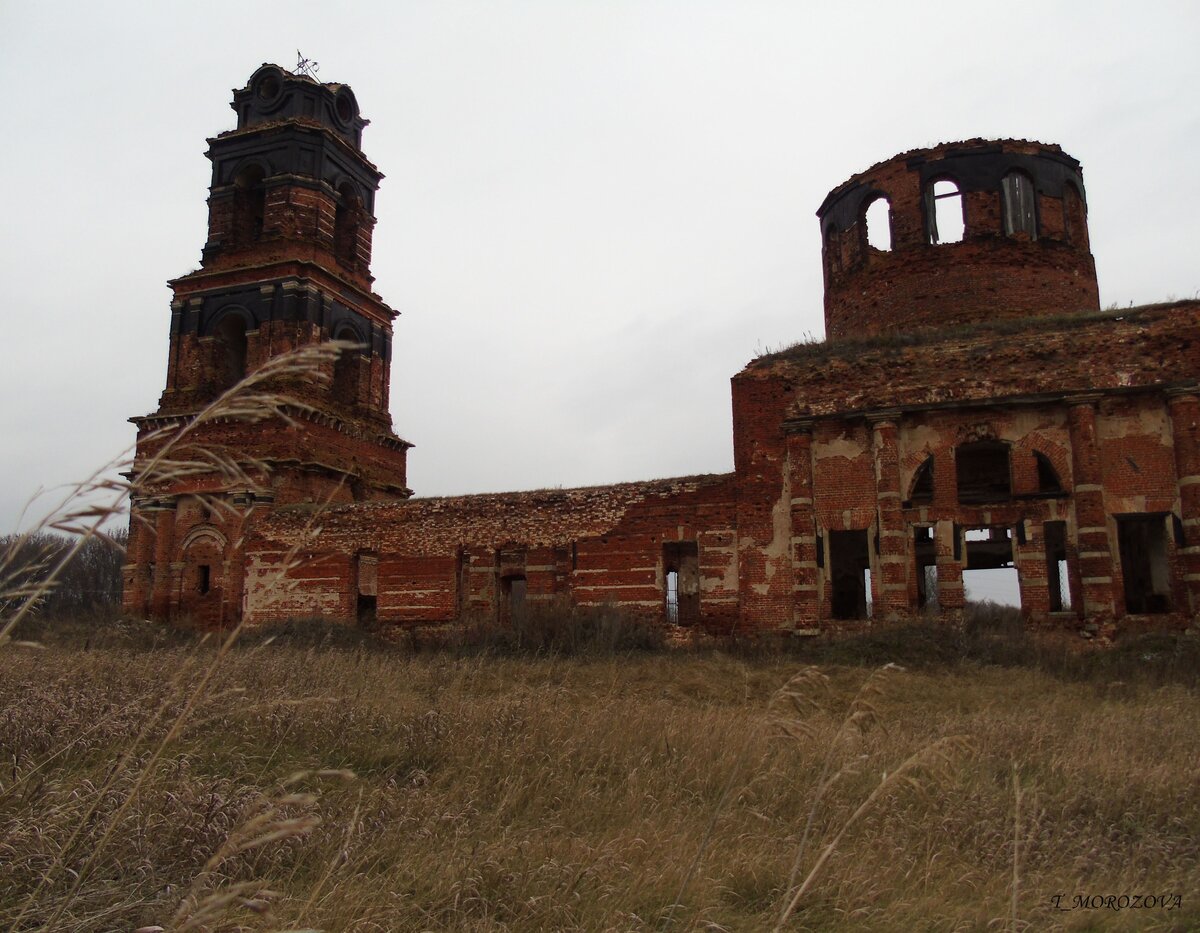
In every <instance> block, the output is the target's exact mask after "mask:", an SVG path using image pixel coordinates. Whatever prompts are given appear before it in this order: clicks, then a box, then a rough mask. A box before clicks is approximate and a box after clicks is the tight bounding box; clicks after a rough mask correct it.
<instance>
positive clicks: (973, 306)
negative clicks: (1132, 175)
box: [817, 139, 1100, 340]
mask: <svg viewBox="0 0 1200 933" xmlns="http://www.w3.org/2000/svg"><path fill="white" fill-rule="evenodd" d="M817 217H818V218H819V219H820V222H821V236H822V244H823V245H822V258H823V265H824V271H825V333H826V336H827V337H828V338H829V339H833V340H836V339H840V338H844V337H851V336H868V335H874V334H886V333H903V332H905V331H910V330H916V329H919V328H939V327H953V326H956V325H960V324H968V323H972V322H976V321H985V320H995V319H996V318H1021V317H1030V316H1033V315H1056V314H1064V313H1070V312H1075V311H1097V310H1099V308H1100V297H1099V291H1098V289H1097V286H1096V264H1095V261H1094V260H1093V259H1092V254H1091V251H1090V250H1089V247H1088V230H1087V201H1086V198H1085V194H1084V187H1083V174H1082V172H1081V170H1080V167H1079V163H1078V162H1077V161H1076V160H1075V159H1073V158H1071V157H1070V156H1069V155H1067V154H1066V153H1065V152H1063V151H1062V149H1060V148H1059V147H1058V146H1055V145H1047V144H1045V143H1039V142H1032V141H1029V140H1014V139H1002V140H983V139H973V140H968V141H965V142H958V143H943V144H942V145H939V146H936V147H934V148H932V149H918V150H914V151H912V152H905V153H902V154H900V155H898V156H895V157H893V158H891V159H888V160H887V161H886V162H880V163H878V164H877V165H874V166H872V167H871V168H869V169H867V171H865V172H861V173H860V174H858V175H854V176H853V177H851V178H850V179H849V180H848V181H846V182H844V183H843V184H841V185H839V186H838V187H837V188H835V189H834V190H833V191H831V192H830V193H829V195H828V196H827V197H826V198H825V201H824V202H823V203H822V204H821V207H820V208H819V209H818V211H817Z"/></svg>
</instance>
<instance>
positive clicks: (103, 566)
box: [0, 530, 128, 616]
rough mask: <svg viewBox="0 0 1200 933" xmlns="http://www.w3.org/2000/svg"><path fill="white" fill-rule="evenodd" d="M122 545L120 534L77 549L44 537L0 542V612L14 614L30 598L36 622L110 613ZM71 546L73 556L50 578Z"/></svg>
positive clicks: (117, 598) (117, 599)
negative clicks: (66, 616)
mask: <svg viewBox="0 0 1200 933" xmlns="http://www.w3.org/2000/svg"><path fill="white" fill-rule="evenodd" d="M127 540H128V533H127V532H125V531H124V530H121V531H114V532H112V533H111V534H110V535H109V536H108V537H93V538H88V539H87V540H86V541H83V542H82V543H80V542H79V541H78V539H75V538H68V537H65V536H63V535H56V534H47V533H39V534H34V535H29V536H22V535H6V536H4V537H0V612H2V613H9V612H12V611H14V610H15V609H17V608H18V607H19V606H21V605H22V604H24V603H25V602H26V600H28V599H29V598H30V597H31V596H32V597H33V598H34V599H35V611H36V612H37V614H38V615H42V616H65V615H85V614H88V613H91V612H100V611H106V610H109V609H116V608H117V607H119V606H120V604H121V565H122V564H124V563H125V543H126V541H127ZM76 546H78V550H76V551H75V553H74V555H72V556H70V557H69V559H68V560H67V563H66V565H65V566H63V568H62V569H61V570H60V571H58V573H57V574H54V569H55V568H56V567H58V566H59V565H60V564H61V563H62V561H63V558H64V557H67V555H68V554H69V553H70V551H71V549H72V548H73V547H76ZM52 574H54V579H53V581H51V580H50V577H51V575H52Z"/></svg>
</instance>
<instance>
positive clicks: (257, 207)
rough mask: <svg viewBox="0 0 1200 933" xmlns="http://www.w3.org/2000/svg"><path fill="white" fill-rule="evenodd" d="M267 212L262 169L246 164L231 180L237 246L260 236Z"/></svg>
mask: <svg viewBox="0 0 1200 933" xmlns="http://www.w3.org/2000/svg"><path fill="white" fill-rule="evenodd" d="M266 212H267V192H266V187H265V186H264V185H263V170H262V167H261V166H258V165H248V166H246V167H245V168H244V169H242V170H241V171H240V172H238V174H237V177H236V178H234V180H233V240H234V242H235V243H236V244H237V245H239V246H244V245H246V244H247V243H253V242H255V241H256V240H258V239H259V238H261V237H262V232H263V220H264V218H265V217H266Z"/></svg>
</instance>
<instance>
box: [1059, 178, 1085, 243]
mask: <svg viewBox="0 0 1200 933" xmlns="http://www.w3.org/2000/svg"><path fill="white" fill-rule="evenodd" d="M1063 229H1064V230H1065V231H1066V236H1067V242H1068V243H1070V244H1071V245H1072V246H1078V247H1079V248H1080V249H1087V245H1088V238H1087V211H1086V209H1085V208H1084V205H1083V197H1082V196H1081V195H1080V194H1079V189H1078V188H1076V187H1075V186H1074V185H1073V184H1071V183H1070V182H1067V184H1066V185H1065V186H1064V187H1063Z"/></svg>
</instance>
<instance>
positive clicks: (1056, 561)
mask: <svg viewBox="0 0 1200 933" xmlns="http://www.w3.org/2000/svg"><path fill="white" fill-rule="evenodd" d="M1042 529H1043V535H1042V537H1043V538H1044V545H1045V548H1046V588H1047V590H1049V593H1050V611H1051V612H1067V611H1068V610H1069V609H1070V608H1071V580H1070V576H1069V572H1068V569H1067V523H1066V522H1046V524H1045V525H1043V526H1042Z"/></svg>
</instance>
